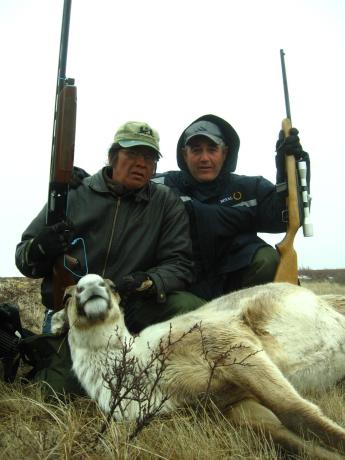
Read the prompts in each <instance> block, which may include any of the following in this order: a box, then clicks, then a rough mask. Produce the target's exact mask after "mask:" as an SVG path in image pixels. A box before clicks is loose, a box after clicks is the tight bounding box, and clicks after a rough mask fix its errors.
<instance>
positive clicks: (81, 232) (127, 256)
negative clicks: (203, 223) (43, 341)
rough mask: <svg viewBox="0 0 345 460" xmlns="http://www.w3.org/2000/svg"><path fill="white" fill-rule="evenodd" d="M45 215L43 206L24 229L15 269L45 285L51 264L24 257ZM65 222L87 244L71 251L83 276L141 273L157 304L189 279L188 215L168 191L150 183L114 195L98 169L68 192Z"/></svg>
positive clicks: (176, 198)
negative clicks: (151, 286) (154, 290)
mask: <svg viewBox="0 0 345 460" xmlns="http://www.w3.org/2000/svg"><path fill="white" fill-rule="evenodd" d="M45 215H46V206H45V207H44V208H43V209H42V211H41V212H40V213H39V214H38V216H37V217H36V218H35V219H34V220H33V221H32V222H31V224H30V225H29V227H28V228H27V229H26V230H25V231H24V233H23V235H22V241H21V242H20V243H19V244H18V246H17V249H16V265H17V267H18V269H19V270H20V271H21V272H22V273H23V274H24V275H25V276H28V277H32V278H41V277H43V278H45V281H46V284H47V285H49V279H50V277H51V272H52V262H51V261H49V260H45V261H44V262H42V263H39V264H35V265H30V263H29V261H28V257H27V254H28V250H29V248H30V244H31V241H32V239H33V238H34V237H35V236H36V235H37V234H38V233H39V232H40V230H41V229H42V228H43V227H44V225H45ZM68 219H70V220H71V222H72V223H73V225H74V228H75V234H76V237H78V238H82V239H83V241H84V244H85V251H84V249H83V243H82V241H79V242H77V243H76V244H75V245H74V246H73V248H72V249H71V251H70V252H69V254H71V255H72V256H73V257H76V258H77V259H78V260H79V261H80V263H81V266H82V270H81V274H86V270H87V269H88V272H89V273H97V274H99V275H101V276H103V277H105V278H110V279H111V280H113V281H114V282H115V283H116V282H117V281H118V280H119V279H120V278H121V277H122V276H124V275H127V274H129V273H133V272H136V271H145V272H147V273H148V274H149V276H150V277H151V278H152V279H153V281H154V283H155V285H156V288H157V301H158V302H164V301H165V299H166V294H167V293H169V292H171V291H175V290H183V289H184V288H185V287H186V286H187V285H188V284H189V283H190V282H191V281H192V268H193V263H192V247H191V240H190V235H189V221H188V216H187V214H186V211H185V208H184V205H183V203H182V202H181V200H180V199H179V198H178V197H177V196H175V194H174V193H173V192H172V191H171V190H170V189H169V188H168V187H166V186H164V185H161V184H154V183H150V184H148V185H147V186H146V187H144V188H143V189H140V190H138V191H136V192H132V193H129V194H127V195H125V196H122V197H117V196H115V194H114V193H113V192H111V191H110V190H109V188H108V187H107V185H106V183H105V180H104V178H103V174H102V170H101V171H99V172H98V173H96V174H95V175H93V176H90V177H87V178H86V179H84V180H83V183H82V184H81V185H80V186H79V187H78V188H76V189H72V190H71V191H70V193H69V197H68ZM85 255H86V259H85ZM76 279H77V278H76ZM48 298H49V295H47V296H44V295H43V303H44V304H45V305H46V306H48V307H50V306H51V304H50V300H47V299H48ZM49 304H50V305H49Z"/></svg>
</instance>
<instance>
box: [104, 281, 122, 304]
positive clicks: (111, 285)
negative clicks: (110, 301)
mask: <svg viewBox="0 0 345 460" xmlns="http://www.w3.org/2000/svg"><path fill="white" fill-rule="evenodd" d="M104 281H105V282H106V283H107V286H108V287H109V290H110V292H111V293H112V294H113V296H114V297H115V299H116V301H117V303H120V300H121V297H120V294H119V293H118V291H117V286H116V284H115V283H114V282H113V281H112V280H111V279H109V278H106V279H105V280H104Z"/></svg>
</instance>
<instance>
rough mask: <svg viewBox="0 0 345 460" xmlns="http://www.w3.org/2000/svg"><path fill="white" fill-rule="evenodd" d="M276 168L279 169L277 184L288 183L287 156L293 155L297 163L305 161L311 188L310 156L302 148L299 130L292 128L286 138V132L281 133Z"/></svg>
mask: <svg viewBox="0 0 345 460" xmlns="http://www.w3.org/2000/svg"><path fill="white" fill-rule="evenodd" d="M276 151H277V155H276V167H277V184H280V183H282V182H285V181H286V177H285V175H286V174H285V155H293V156H294V157H295V159H296V161H300V160H303V161H305V162H306V163H307V166H308V169H307V184H308V188H310V161H309V155H308V153H307V152H305V151H304V150H303V148H302V145H301V143H300V140H299V137H298V129H296V128H290V131H289V135H288V136H287V137H285V135H284V131H283V130H281V131H280V132H279V138H278V140H277V143H276Z"/></svg>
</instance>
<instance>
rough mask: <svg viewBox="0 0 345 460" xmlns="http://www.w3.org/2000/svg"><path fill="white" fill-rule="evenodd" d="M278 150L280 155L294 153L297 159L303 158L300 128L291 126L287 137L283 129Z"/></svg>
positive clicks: (277, 146) (277, 144)
mask: <svg viewBox="0 0 345 460" xmlns="http://www.w3.org/2000/svg"><path fill="white" fill-rule="evenodd" d="M276 151H277V153H278V154H279V155H294V157H295V158H296V160H300V159H301V158H303V154H304V152H303V148H302V145H301V143H300V139H299V137H298V129H296V128H291V129H290V131H289V135H288V136H287V137H285V134H284V131H283V130H281V131H280V132H279V138H278V140H277V143H276Z"/></svg>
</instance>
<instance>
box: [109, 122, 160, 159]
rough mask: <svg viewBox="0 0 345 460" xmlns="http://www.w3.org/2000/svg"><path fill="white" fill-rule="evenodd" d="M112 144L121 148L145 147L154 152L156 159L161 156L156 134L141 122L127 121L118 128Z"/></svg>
mask: <svg viewBox="0 0 345 460" xmlns="http://www.w3.org/2000/svg"><path fill="white" fill-rule="evenodd" d="M114 143H116V144H119V145H120V146H121V147H123V148H130V147H135V146H137V145H145V146H146V147H151V148H152V149H153V150H155V151H156V152H157V154H158V157H161V156H162V155H161V153H160V151H159V135H158V132H157V131H156V130H155V129H152V128H151V126H149V125H148V124H147V123H145V122H142V121H128V122H127V123H125V124H124V125H122V126H120V127H119V129H118V130H117V131H116V133H115V136H114Z"/></svg>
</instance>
